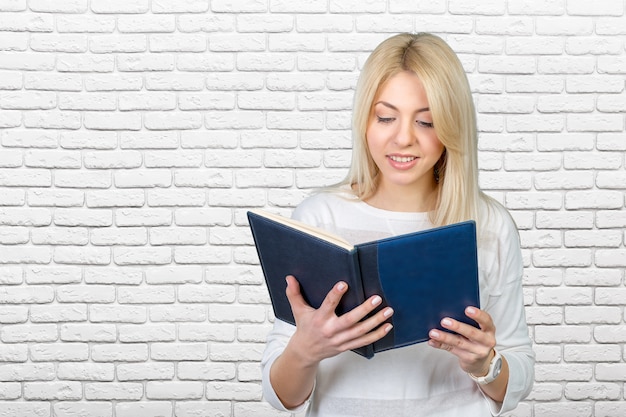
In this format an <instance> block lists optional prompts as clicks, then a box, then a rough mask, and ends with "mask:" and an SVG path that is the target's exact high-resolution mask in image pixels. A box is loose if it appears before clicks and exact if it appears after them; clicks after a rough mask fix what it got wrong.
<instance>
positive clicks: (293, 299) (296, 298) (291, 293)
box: [285, 275, 311, 316]
mask: <svg viewBox="0 0 626 417" xmlns="http://www.w3.org/2000/svg"><path fill="white" fill-rule="evenodd" d="M285 280H286V281H287V289H286V290H285V293H286V294H287V300H289V305H290V306H291V311H292V312H293V314H294V316H296V315H297V312H298V311H301V310H302V309H304V308H311V306H310V305H309V304H308V303H307V302H306V301H305V300H304V297H303V296H302V293H301V292H300V283H299V282H298V280H297V279H296V278H295V277H294V276H293V275H287V277H286V278H285Z"/></svg>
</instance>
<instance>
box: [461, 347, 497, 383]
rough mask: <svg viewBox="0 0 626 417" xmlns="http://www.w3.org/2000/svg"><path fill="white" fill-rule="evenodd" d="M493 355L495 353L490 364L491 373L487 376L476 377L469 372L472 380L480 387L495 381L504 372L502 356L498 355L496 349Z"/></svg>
mask: <svg viewBox="0 0 626 417" xmlns="http://www.w3.org/2000/svg"><path fill="white" fill-rule="evenodd" d="M493 353H495V355H494V357H493V359H491V362H490V363H489V371H488V372H487V375H485V376H475V375H472V374H471V373H469V372H468V375H469V376H470V378H472V379H473V380H474V381H476V382H477V383H478V385H487V384H489V383H491V382H493V381H495V379H496V378H497V377H498V375H500V372H501V371H502V356H500V353H498V351H497V350H495V349H494V350H493Z"/></svg>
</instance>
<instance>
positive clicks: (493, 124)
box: [0, 0, 626, 417]
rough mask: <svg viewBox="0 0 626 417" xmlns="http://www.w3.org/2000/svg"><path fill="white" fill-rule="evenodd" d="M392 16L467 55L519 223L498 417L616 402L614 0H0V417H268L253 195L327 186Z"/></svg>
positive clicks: (625, 72)
mask: <svg viewBox="0 0 626 417" xmlns="http://www.w3.org/2000/svg"><path fill="white" fill-rule="evenodd" d="M397 31H432V32H436V33H439V34H440V35H442V36H443V37H445V38H446V39H447V40H448V42H449V43H450V44H451V45H452V47H453V48H454V49H455V50H456V51H457V52H458V53H459V55H460V58H461V60H462V62H463V64H464V66H465V68H466V70H467V73H468V76H469V79H470V82H471V85H472V88H473V92H474V95H475V101H476V106H477V109H478V112H479V124H480V142H479V149H480V155H479V156H480V163H481V176H480V181H481V185H482V186H483V188H484V189H486V190H487V191H488V192H489V193H490V194H491V195H493V196H495V197H496V198H497V199H499V200H500V201H502V202H503V203H504V204H505V205H506V206H507V207H508V208H509V209H510V210H511V211H512V213H513V215H514V217H515V219H516V220H517V222H518V225H519V227H520V233H521V239H522V245H523V252H524V259H525V263H526V273H525V278H524V284H525V289H524V294H525V302H526V305H527V315H528V321H529V324H530V328H531V335H532V337H533V340H534V342H535V349H536V352H537V366H536V384H535V388H534V390H533V392H532V394H531V395H530V397H529V398H528V400H527V401H525V402H524V403H523V404H521V405H520V407H519V408H518V409H517V410H516V411H515V412H514V413H512V415H515V416H518V417H531V416H532V417H561V416H563V417H578V416H580V417H590V416H593V417H615V416H624V415H626V406H625V404H626V394H625V392H626V386H625V382H626V351H625V350H624V344H625V343H626V312H625V310H624V307H625V305H626V286H625V276H624V275H625V274H624V272H625V269H626V234H625V232H624V230H625V229H626V210H625V209H624V207H625V191H626V171H625V170H626V161H625V151H626V134H625V133H624V130H625V126H626V120H625V114H626V85H625V81H626V2H625V1H624V0H602V1H583V0H551V1H541V0H508V1H505V0H489V1H466V0H448V1H444V0H433V1H407V0H387V1H385V0H368V1H352V0H351V1H339V0H330V1H328V0H321V1H318V0H315V1H309V0H307V1H284V0H246V1H244V0H228V1H226V0H212V1H209V0H185V1H168V0H152V1H149V0H63V1H58V0H29V1H27V0H0V285H1V286H0V417H13V416H19V417H34V416H37V417H52V416H55V417H70V416H89V417H114V416H116V417H135V416H141V417H151V416H167V417H174V416H176V417H192V416H193V417H200V416H204V417H217V416H220V417H251V416H255V417H257V416H281V415H284V414H282V413H278V412H275V411H272V410H271V409H270V407H269V406H268V405H267V404H266V403H264V402H262V401H261V390H260V385H259V379H260V371H259V366H258V362H259V359H260V357H261V354H262V350H263V347H264V344H263V342H264V338H265V334H266V333H267V331H268V328H269V327H270V326H271V321H270V320H271V308H270V305H269V299H268V295H267V293H266V291H265V287H264V284H263V277H262V274H261V271H260V269H259V267H258V265H257V259H256V253H255V251H254V248H253V246H252V240H251V235H250V232H249V230H248V228H247V226H246V220H245V211H246V209H248V208H250V207H264V206H270V207H272V208H274V209H277V210H279V211H281V212H283V213H285V214H288V213H289V212H290V210H291V209H292V208H293V207H294V206H295V205H296V204H298V203H299V202H300V201H301V200H302V199H303V198H304V196H305V194H306V191H307V190H309V189H311V188H314V187H318V186H322V185H325V184H329V183H332V182H334V181H336V180H338V179H340V178H342V177H343V175H344V174H345V172H346V168H347V166H348V165H349V162H350V151H349V149H350V146H351V145H350V142H351V141H350V132H349V127H350V109H351V105H352V94H353V88H354V85H355V82H356V79H357V76H358V73H359V69H360V67H361V66H362V64H363V62H364V60H365V58H366V57H367V55H368V53H369V51H371V49H372V48H373V47H374V46H375V45H376V44H377V43H379V42H380V41H381V40H382V39H384V38H386V37H387V36H389V35H390V34H393V33H395V32H397Z"/></svg>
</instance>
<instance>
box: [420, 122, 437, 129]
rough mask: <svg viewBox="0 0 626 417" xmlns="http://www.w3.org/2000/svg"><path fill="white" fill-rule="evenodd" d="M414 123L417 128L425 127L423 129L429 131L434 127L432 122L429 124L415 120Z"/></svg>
mask: <svg viewBox="0 0 626 417" xmlns="http://www.w3.org/2000/svg"><path fill="white" fill-rule="evenodd" d="M416 122H417V125H418V126H420V127H425V128H428V129H431V128H432V127H433V126H434V124H433V123H432V122H431V123H429V122H423V121H421V120H416Z"/></svg>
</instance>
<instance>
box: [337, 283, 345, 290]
mask: <svg viewBox="0 0 626 417" xmlns="http://www.w3.org/2000/svg"><path fill="white" fill-rule="evenodd" d="M344 288H346V284H344V283H343V282H340V283H339V284H338V285H337V289H338V290H339V291H343V289H344Z"/></svg>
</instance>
